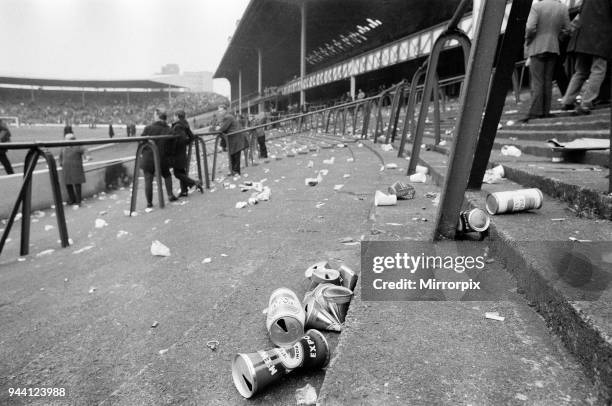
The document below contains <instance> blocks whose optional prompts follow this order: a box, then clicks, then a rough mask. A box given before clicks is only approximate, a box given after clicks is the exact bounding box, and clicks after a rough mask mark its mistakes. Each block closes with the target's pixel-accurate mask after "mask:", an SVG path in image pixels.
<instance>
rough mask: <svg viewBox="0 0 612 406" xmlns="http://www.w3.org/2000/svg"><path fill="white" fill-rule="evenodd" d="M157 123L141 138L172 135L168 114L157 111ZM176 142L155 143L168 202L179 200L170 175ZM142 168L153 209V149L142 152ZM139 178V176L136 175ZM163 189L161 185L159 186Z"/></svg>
mask: <svg viewBox="0 0 612 406" xmlns="http://www.w3.org/2000/svg"><path fill="white" fill-rule="evenodd" d="M154 117H155V122H153V123H152V124H149V125H148V126H146V127H145V129H144V130H143V131H142V134H141V136H143V137H144V136H156V135H171V134H172V131H171V130H170V127H169V126H168V124H167V123H166V120H167V118H168V117H167V115H166V112H165V111H163V110H161V109H156V110H155V113H154ZM173 141H174V140H159V141H155V144H156V145H157V148H158V150H159V160H160V167H161V168H160V170H161V176H162V177H163V178H164V183H165V184H166V192H167V193H168V200H170V201H171V202H173V201H175V200H178V198H177V197H176V196H174V194H173V192H172V177H171V174H170V163H171V162H170V161H171V157H172V156H173V155H174V142H173ZM140 168H141V169H142V171H143V172H144V180H145V196H146V198H147V208H148V209H150V208H152V207H153V177H154V175H155V161H154V158H153V151H152V150H151V148H145V149H144V150H143V151H142V159H141V161H140ZM134 176H137V175H134ZM158 187H161V185H158Z"/></svg>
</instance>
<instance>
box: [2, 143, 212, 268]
mask: <svg viewBox="0 0 612 406" xmlns="http://www.w3.org/2000/svg"><path fill="white" fill-rule="evenodd" d="M175 137H176V136H175V135H162V136H144V137H136V138H131V137H130V138H119V139H113V141H112V142H109V140H108V139H107V138H104V139H89V140H74V141H48V142H13V143H6V144H3V146H2V148H4V149H7V150H10V149H15V150H22V149H27V150H28V152H27V154H26V157H25V161H24V172H23V182H22V184H21V188H20V190H19V193H18V195H17V199H16V201H15V204H14V205H13V208H12V209H11V212H10V215H9V218H8V220H7V224H6V227H5V229H4V231H3V233H2V237H0V254H2V251H3V250H4V245H5V243H6V240H7V238H8V236H9V234H10V232H11V229H12V227H13V224H14V222H15V219H16V217H17V213H18V212H19V209H20V207H21V212H22V218H21V241H20V251H19V252H20V255H22V256H23V255H28V254H29V246H30V225H31V216H32V175H33V173H34V170H35V169H36V165H37V164H38V160H39V158H41V157H44V159H45V161H46V163H47V167H48V170H49V178H50V179H49V180H50V184H51V190H52V193H53V201H54V204H55V216H56V218H57V225H58V230H59V235H60V243H61V246H62V247H63V248H65V247H68V246H69V245H70V244H69V237H68V228H67V226H66V217H65V213H64V206H63V199H62V192H61V188H60V181H59V176H58V171H57V165H56V161H55V157H54V156H53V154H52V153H51V152H50V151H49V148H61V147H72V146H87V145H101V144H123V143H138V148H137V150H136V159H135V163H134V169H135V170H134V179H133V182H132V192H131V199H130V215H131V213H132V212H133V211H134V209H135V206H136V197H137V196H136V195H137V191H138V178H139V170H140V166H139V165H140V155H141V153H142V151H143V150H144V149H145V148H150V149H151V150H152V151H153V160H154V165H155V173H156V179H157V183H158V198H159V205H160V207H161V208H163V207H164V198H163V188H162V187H161V173H160V157H159V151H158V149H157V145H156V144H155V142H154V141H156V140H158V141H159V140H164V139H171V138H175ZM201 141H202V140H201V139H200V142H201ZM194 142H195V141H194ZM200 142H196V144H195V145H196V161H197V162H198V178H199V180H200V182H202V171H201V166H200V161H199V159H200V155H199V147H198V144H199V143H200ZM201 145H202V147H203V151H204V158H203V159H204V168H205V170H204V174H205V178H206V179H205V181H206V185H207V188H209V185H210V181H209V178H208V163H207V160H206V146H205V144H204V143H203V142H201ZM190 150H191V144H190ZM189 158H190V160H189V161H188V162H191V156H189Z"/></svg>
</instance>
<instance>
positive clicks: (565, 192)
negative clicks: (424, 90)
mask: <svg viewBox="0 0 612 406" xmlns="http://www.w3.org/2000/svg"><path fill="white" fill-rule="evenodd" d="M502 145H513V143H509V144H506V143H497V142H496V143H495V145H494V149H493V151H492V152H491V158H490V159H489V161H490V163H491V165H503V166H504V169H505V172H506V177H507V178H508V179H510V180H512V181H514V182H516V183H518V184H521V185H522V186H523V187H537V188H539V189H541V190H542V191H543V192H544V193H547V194H548V195H550V196H552V197H555V198H557V199H559V200H561V201H563V202H566V203H567V204H568V205H569V207H570V208H571V210H573V211H574V212H575V213H578V214H580V215H581V216H583V217H586V218H600V219H609V220H612V195H610V194H608V179H607V176H608V173H609V170H608V169H607V167H603V166H602V167H598V166H597V164H595V163H592V162H583V163H571V162H559V163H555V162H551V161H550V160H544V159H543V157H542V156H537V155H533V154H530V152H534V150H539V152H543V153H545V152H546V151H545V150H544V147H542V148H540V147H538V146H524V145H522V144H519V143H514V145H516V146H517V147H519V148H520V149H521V150H522V151H523V155H521V156H520V157H518V158H516V157H508V156H503V155H502V154H501V151H500V150H501V147H502ZM431 148H432V149H434V150H435V151H437V152H440V153H442V154H444V155H448V154H449V153H450V148H451V147H450V144H447V145H446V146H436V147H431ZM548 150H550V148H548ZM535 152H538V151H535ZM588 156H589V157H592V158H593V159H594V160H595V158H597V160H600V161H604V160H606V161H605V162H602V163H607V159H608V153H606V154H603V153H602V154H601V155H596V154H594V152H591V153H590V154H589V155H588Z"/></svg>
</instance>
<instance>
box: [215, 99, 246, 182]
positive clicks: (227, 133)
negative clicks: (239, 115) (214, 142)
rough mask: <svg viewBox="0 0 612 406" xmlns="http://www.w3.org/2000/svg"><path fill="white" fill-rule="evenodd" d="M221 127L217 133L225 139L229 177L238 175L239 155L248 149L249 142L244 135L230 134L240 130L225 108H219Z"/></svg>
mask: <svg viewBox="0 0 612 406" xmlns="http://www.w3.org/2000/svg"><path fill="white" fill-rule="evenodd" d="M219 115H220V116H221V125H220V127H219V129H218V131H220V132H221V134H223V136H224V137H226V139H227V141H226V142H227V149H228V152H229V160H230V171H231V173H230V176H233V175H240V153H241V152H242V151H243V150H245V149H246V148H248V147H249V141H248V139H247V136H246V134H245V133H243V132H242V133H238V134H232V133H233V132H236V131H239V130H241V129H242V127H241V126H240V123H239V122H238V120H236V118H235V117H234V116H233V115H232V114H231V113H230V112H228V111H227V106H225V105H221V106H219Z"/></svg>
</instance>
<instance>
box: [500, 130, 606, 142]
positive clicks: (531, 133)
mask: <svg viewBox="0 0 612 406" xmlns="http://www.w3.org/2000/svg"><path fill="white" fill-rule="evenodd" d="M497 136H499V137H502V138H511V137H512V138H516V139H517V140H533V141H546V140H549V139H551V138H556V139H557V140H558V141H560V142H567V141H572V140H575V139H576V138H609V137H610V130H609V129H604V130H563V131H559V130H531V129H529V128H527V129H522V128H516V129H515V128H504V129H501V130H498V131H497Z"/></svg>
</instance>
